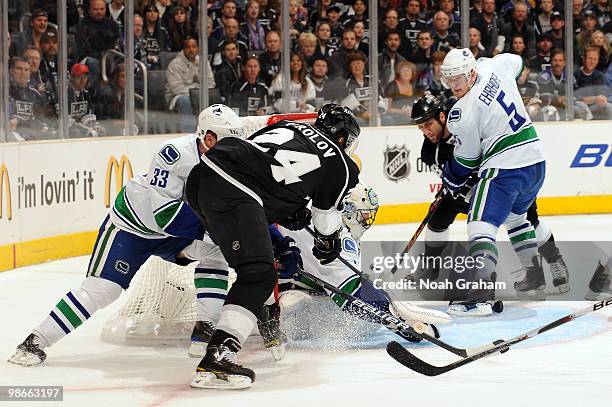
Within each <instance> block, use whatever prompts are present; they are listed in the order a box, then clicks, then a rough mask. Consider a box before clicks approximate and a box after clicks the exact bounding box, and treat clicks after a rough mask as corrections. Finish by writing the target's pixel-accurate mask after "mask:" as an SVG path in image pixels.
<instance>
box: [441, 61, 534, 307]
mask: <svg viewBox="0 0 612 407" xmlns="http://www.w3.org/2000/svg"><path fill="white" fill-rule="evenodd" d="M522 67H523V63H522V59H521V58H520V57H519V56H517V55H513V54H501V55H497V56H496V57H495V58H480V59H479V60H478V61H475V60H474V56H473V55H472V53H471V52H470V50H469V49H453V50H451V51H450V52H449V53H448V54H447V55H446V57H445V58H444V62H443V63H442V66H441V70H442V81H443V83H444V84H445V86H447V87H449V88H450V89H451V90H452V92H453V95H454V96H455V97H457V98H458V101H457V103H456V104H455V105H454V106H453V107H452V109H451V110H450V112H449V114H448V120H447V126H448V129H449V131H450V133H451V134H452V140H453V142H454V143H455V149H454V153H453V158H452V159H450V160H449V161H448V162H447V163H445V165H444V166H443V169H442V180H443V183H444V185H445V187H446V188H447V190H448V191H450V192H451V193H454V192H456V191H459V190H460V189H461V187H462V186H463V185H464V184H465V182H466V181H467V179H468V177H469V176H470V174H471V173H472V171H474V169H478V174H479V181H478V183H477V184H476V186H475V187H474V194H473V197H472V199H471V201H470V208H469V213H468V226H467V228H468V237H469V242H470V254H471V255H472V256H474V257H477V256H482V258H483V260H484V261H485V262H484V264H485V267H483V268H480V269H477V270H476V275H475V279H476V281H478V282H480V283H484V284H481V286H488V287H491V286H492V284H488V283H491V282H494V281H495V279H496V275H495V266H496V264H497V248H496V243H495V242H496V235H497V229H498V228H499V226H500V225H501V224H505V225H506V228H507V230H508V235H509V237H510V241H511V243H512V246H513V248H514V249H515V251H516V253H517V254H518V256H519V258H520V260H521V264H522V265H523V267H524V268H525V270H526V273H525V277H524V279H523V280H522V281H518V282H516V283H515V290H516V291H517V292H521V293H524V294H527V295H528V294H531V293H535V292H539V291H541V290H543V289H544V287H545V280H544V272H543V269H542V266H541V264H540V262H539V260H538V257H537V255H538V252H537V242H536V236H535V232H534V229H533V226H532V225H531V223H529V221H527V209H528V208H529V206H530V205H531V203H532V202H533V201H534V200H535V198H536V195H537V193H538V191H539V189H540V188H541V186H542V184H543V182H544V174H545V159H544V153H543V149H542V142H541V141H540V139H539V138H538V135H537V133H536V130H535V128H534V126H533V124H532V123H531V120H530V119H529V115H528V114H527V111H526V109H525V106H524V104H523V101H522V98H521V95H520V93H519V91H518V88H517V85H516V81H515V80H516V78H517V77H518V76H519V75H520V74H521V71H522ZM468 296H469V298H470V300H468V301H466V302H461V303H456V304H453V305H451V309H450V310H449V312H453V313H457V314H460V313H472V314H477V315H483V314H491V313H492V304H493V300H494V296H495V291H494V289H493V288H484V289H475V290H472V291H470V292H469V293H468Z"/></svg>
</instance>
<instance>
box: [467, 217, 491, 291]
mask: <svg viewBox="0 0 612 407" xmlns="http://www.w3.org/2000/svg"><path fill="white" fill-rule="evenodd" d="M496 234H497V227H496V226H495V225H492V224H490V223H487V222H482V221H472V222H469V223H468V236H469V247H470V248H469V253H470V256H471V257H472V258H474V259H477V258H480V261H479V262H475V267H474V270H473V276H474V277H473V278H474V280H481V279H484V280H490V279H491V274H492V273H493V272H494V271H495V267H496V266H497V245H496V242H495V237H496Z"/></svg>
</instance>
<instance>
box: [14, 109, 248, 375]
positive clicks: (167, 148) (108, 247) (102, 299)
mask: <svg viewBox="0 0 612 407" xmlns="http://www.w3.org/2000/svg"><path fill="white" fill-rule="evenodd" d="M244 131H245V126H244V122H243V120H242V119H241V118H239V117H238V116H237V115H236V114H235V113H234V112H233V111H232V110H231V109H230V108H229V107H227V106H224V105H212V106H210V107H209V108H207V109H205V110H204V111H202V112H201V113H200V116H199V120H198V129H197V133H195V134H188V135H186V136H183V137H179V138H176V139H172V140H170V141H168V142H167V143H165V144H164V145H163V146H162V147H161V148H160V149H159V150H158V151H157V152H156V153H155V156H154V157H153V160H152V161H151V164H150V167H149V170H148V173H147V174H146V175H138V176H135V177H134V178H132V179H131V180H129V181H128V183H127V184H126V186H125V187H124V188H123V189H122V190H121V191H120V192H119V194H118V196H117V198H116V200H115V203H114V205H113V207H112V209H111V211H110V213H109V215H108V216H107V217H106V219H105V220H104V222H103V223H102V226H101V227H100V230H99V232H98V237H97V240H96V243H95V246H94V250H93V253H92V255H91V258H90V261H89V266H88V270H87V277H86V278H85V280H83V282H82V283H81V285H80V287H78V288H76V289H74V290H71V291H69V292H68V293H67V294H66V295H65V296H64V297H62V299H61V300H60V301H59V302H58V303H57V305H56V306H55V307H54V308H53V309H52V310H51V312H50V313H49V315H48V316H47V317H46V318H45V320H44V321H43V322H42V323H41V324H40V325H38V326H37V327H36V328H34V329H33V331H32V333H31V334H30V335H29V336H28V337H27V338H26V339H25V340H24V342H23V343H21V344H20V345H19V346H18V347H17V351H16V352H15V354H14V355H13V356H12V357H11V358H10V359H9V361H10V362H13V363H16V364H19V365H23V366H34V365H40V364H42V363H43V362H44V360H45V358H46V353H45V351H44V349H45V348H47V347H49V346H51V345H53V344H54V343H56V342H57V341H59V340H60V339H62V338H63V337H64V336H66V335H68V334H69V333H71V332H72V331H74V330H75V329H76V328H77V327H79V326H80V325H82V324H83V323H84V322H85V321H87V320H88V319H89V318H90V317H91V316H92V315H93V314H94V313H95V312H96V311H98V310H99V309H102V308H104V307H106V306H107V305H109V304H110V303H112V302H113V301H115V300H116V299H117V298H119V296H120V295H121V292H122V291H123V290H125V289H127V288H128V286H129V284H130V282H131V280H132V278H133V277H134V275H135V273H136V272H137V271H138V269H139V268H140V267H141V266H142V265H143V264H144V263H145V261H146V260H147V259H148V258H149V257H150V256H152V255H156V256H159V257H161V258H163V259H165V260H167V261H171V262H177V261H179V262H180V260H177V255H178V254H179V253H181V251H183V249H185V248H186V247H188V246H189V245H190V244H192V242H193V241H194V240H197V241H201V240H202V239H203V237H204V230H203V227H202V224H201V222H200V219H199V218H198V216H197V215H196V214H195V213H194V212H193V211H192V210H191V208H190V207H189V205H187V203H186V202H185V201H183V193H184V189H185V182H186V179H187V176H188V175H189V172H190V171H191V169H192V168H193V167H194V166H195V165H196V164H197V163H198V162H199V161H200V156H202V155H203V154H204V153H206V152H207V151H208V150H209V149H210V148H212V147H213V146H214V145H215V144H216V142H217V141H218V140H219V139H221V138H224V137H230V136H233V137H243V135H244ZM199 247H200V248H204V251H205V253H203V254H204V256H202V257H205V258H206V261H205V262H201V263H200V264H199V265H198V267H197V268H196V274H195V279H196V285H198V279H200V280H201V281H204V282H207V281H208V282H210V281H212V280H213V279H214V280H215V283H224V284H225V288H226V289H227V276H228V266H227V263H226V262H225V260H224V258H223V255H222V254H221V252H220V250H219V248H218V247H217V246H215V245H214V244H213V243H212V242H210V241H208V242H206V241H203V242H201V243H200V246H199ZM197 255H198V254H197V253H196V254H194V255H193V256H194V257H196V256H197ZM199 258H200V257H198V259H199ZM216 285H218V284H216ZM211 306H212V307H213V309H212V310H211V309H210V307H211ZM215 306H216V304H215V303H214V302H213V303H212V304H205V305H198V314H207V313H208V314H210V315H214V314H216V313H218V311H217V310H216V309H214V307H215ZM219 309H220V308H219Z"/></svg>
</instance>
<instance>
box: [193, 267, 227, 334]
mask: <svg viewBox="0 0 612 407" xmlns="http://www.w3.org/2000/svg"><path fill="white" fill-rule="evenodd" d="M228 275H229V272H228V271H227V270H217V269H212V268H200V267H196V269H195V273H194V276H193V280H194V283H195V288H196V295H197V298H198V301H197V310H196V311H197V318H198V321H209V322H213V323H216V322H217V320H218V319H219V314H221V309H222V308H223V303H225V299H226V298H227V287H228Z"/></svg>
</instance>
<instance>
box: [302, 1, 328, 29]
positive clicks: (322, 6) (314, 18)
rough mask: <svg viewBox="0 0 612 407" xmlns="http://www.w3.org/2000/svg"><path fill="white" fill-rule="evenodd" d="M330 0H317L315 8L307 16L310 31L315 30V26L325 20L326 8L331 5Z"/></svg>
mask: <svg viewBox="0 0 612 407" xmlns="http://www.w3.org/2000/svg"><path fill="white" fill-rule="evenodd" d="M331 4H332V0H319V1H317V8H316V10H314V11H313V12H312V13H310V16H309V18H308V26H309V27H310V30H311V31H316V29H317V27H318V26H319V24H320V23H321V21H323V20H327V9H328V8H329V6H331Z"/></svg>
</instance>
